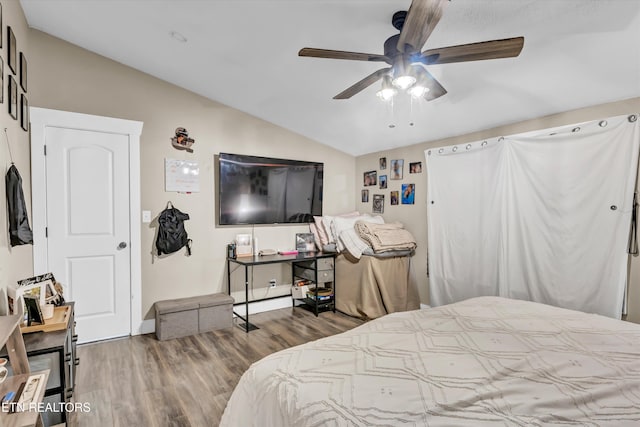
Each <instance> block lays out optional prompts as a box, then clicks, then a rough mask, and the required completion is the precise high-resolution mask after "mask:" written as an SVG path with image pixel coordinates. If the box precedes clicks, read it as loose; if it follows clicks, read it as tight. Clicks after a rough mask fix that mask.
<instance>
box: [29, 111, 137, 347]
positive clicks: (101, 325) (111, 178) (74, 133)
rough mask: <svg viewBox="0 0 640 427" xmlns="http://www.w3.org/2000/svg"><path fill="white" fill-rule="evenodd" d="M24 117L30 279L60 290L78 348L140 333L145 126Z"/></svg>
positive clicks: (51, 114)
mask: <svg viewBox="0 0 640 427" xmlns="http://www.w3.org/2000/svg"><path fill="white" fill-rule="evenodd" d="M29 112H30V116H31V179H32V184H31V185H32V203H33V270H34V274H42V273H46V272H53V273H54V275H55V277H56V279H57V280H58V281H59V282H61V283H62V284H63V285H64V296H65V298H66V299H67V300H68V301H74V302H75V303H76V305H75V313H76V321H77V332H78V337H79V341H80V342H88V341H96V340H101V339H107V338H113V337H118V336H124V335H129V334H132V335H137V334H140V333H142V331H143V321H142V309H141V285H142V283H141V282H142V278H141V275H142V274H141V265H142V263H141V247H140V134H141V132H142V125H143V123H142V122H137V121H131V120H123V119H115V118H111V117H102V116H93V115H88V114H81V113H72V112H67V111H58V110H50V109H45V108H38V107H30V108H29ZM45 153H46V155H45Z"/></svg>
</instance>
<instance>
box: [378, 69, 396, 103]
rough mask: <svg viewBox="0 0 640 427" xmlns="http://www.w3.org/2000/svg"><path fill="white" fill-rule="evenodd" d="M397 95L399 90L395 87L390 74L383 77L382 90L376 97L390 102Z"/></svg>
mask: <svg viewBox="0 0 640 427" xmlns="http://www.w3.org/2000/svg"><path fill="white" fill-rule="evenodd" d="M396 93H398V90H397V89H396V88H395V87H393V82H392V81H391V76H390V75H389V74H385V75H384V76H383V77H382V89H380V90H379V91H378V92H376V95H378V98H380V99H382V100H383V101H390V100H391V99H393V97H394V96H396Z"/></svg>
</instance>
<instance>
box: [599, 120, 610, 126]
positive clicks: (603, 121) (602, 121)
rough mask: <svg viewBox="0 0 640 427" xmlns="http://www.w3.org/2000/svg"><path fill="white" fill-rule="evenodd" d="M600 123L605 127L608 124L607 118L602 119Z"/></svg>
mask: <svg viewBox="0 0 640 427" xmlns="http://www.w3.org/2000/svg"><path fill="white" fill-rule="evenodd" d="M598 124H599V125H600V127H601V128H603V127H605V126H606V125H608V123H607V121H606V120H601V121H600V123H598Z"/></svg>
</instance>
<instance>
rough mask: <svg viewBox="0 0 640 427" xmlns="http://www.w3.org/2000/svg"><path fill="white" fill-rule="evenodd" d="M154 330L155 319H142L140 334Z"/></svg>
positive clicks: (150, 332)
mask: <svg viewBox="0 0 640 427" xmlns="http://www.w3.org/2000/svg"><path fill="white" fill-rule="evenodd" d="M155 331H156V319H147V320H143V321H142V324H141V325H140V333H141V334H152V333H154V332H155Z"/></svg>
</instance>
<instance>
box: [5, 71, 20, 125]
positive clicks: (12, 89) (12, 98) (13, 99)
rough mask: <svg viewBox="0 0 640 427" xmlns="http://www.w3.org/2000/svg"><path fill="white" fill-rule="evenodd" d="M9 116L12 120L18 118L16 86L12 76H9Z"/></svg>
mask: <svg viewBox="0 0 640 427" xmlns="http://www.w3.org/2000/svg"><path fill="white" fill-rule="evenodd" d="M7 96H8V97H9V115H10V116H11V117H13V118H14V119H17V118H18V86H17V85H16V81H15V80H14V78H13V76H9V91H8V92H7Z"/></svg>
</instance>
